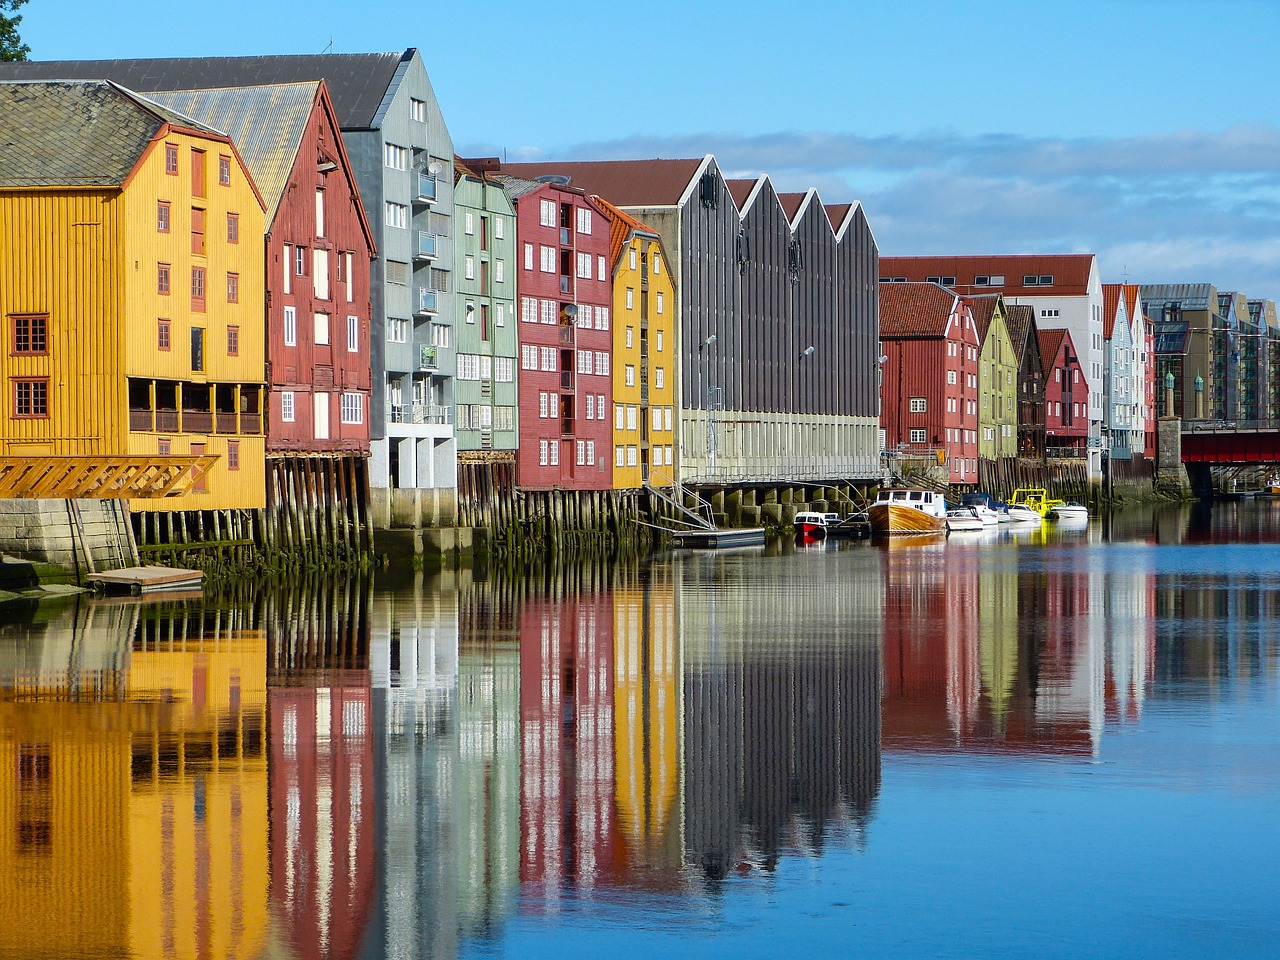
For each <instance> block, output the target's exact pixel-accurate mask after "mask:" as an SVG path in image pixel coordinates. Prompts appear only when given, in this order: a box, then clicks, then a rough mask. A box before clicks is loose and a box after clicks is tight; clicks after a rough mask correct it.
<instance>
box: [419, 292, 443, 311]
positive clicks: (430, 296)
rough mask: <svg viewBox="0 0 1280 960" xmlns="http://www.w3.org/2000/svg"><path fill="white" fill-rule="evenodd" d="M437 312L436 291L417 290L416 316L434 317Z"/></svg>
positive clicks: (437, 298)
mask: <svg viewBox="0 0 1280 960" xmlns="http://www.w3.org/2000/svg"><path fill="white" fill-rule="evenodd" d="M437 312H439V297H438V291H436V290H433V289H431V288H430V287H419V288H418V309H417V311H416V313H417V315H418V316H434V315H435V314H436V313H437Z"/></svg>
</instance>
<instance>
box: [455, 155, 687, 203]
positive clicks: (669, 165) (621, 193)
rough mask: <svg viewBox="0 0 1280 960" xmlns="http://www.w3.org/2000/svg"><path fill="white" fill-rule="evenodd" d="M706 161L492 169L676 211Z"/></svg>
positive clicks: (604, 162) (550, 163)
mask: <svg viewBox="0 0 1280 960" xmlns="http://www.w3.org/2000/svg"><path fill="white" fill-rule="evenodd" d="M703 159H704V158H702V157H699V158H697V159H689V160H591V161H575V162H560V161H555V160H544V161H541V162H539V163H500V162H499V163H498V166H497V167H496V168H494V167H489V169H491V170H492V172H494V173H505V174H508V175H509V176H513V177H520V178H522V179H525V180H534V179H536V178H538V177H541V176H547V175H555V174H560V175H563V176H567V177H568V178H569V183H570V185H571V186H574V187H579V188H581V189H583V190H585V191H586V192H587V193H592V194H595V195H597V196H601V197H608V198H609V200H610V201H611V202H612V203H615V204H617V205H618V206H621V207H673V206H675V205H676V204H678V203H679V202H680V197H681V196H683V195H684V192H685V190H686V189H687V188H688V186H689V183H690V182H691V181H692V180H693V177H694V174H696V173H697V172H698V168H699V167H700V166H702V161H703ZM490 162H491V163H492V162H494V161H490ZM468 164H469V165H471V164H472V162H471V161H468Z"/></svg>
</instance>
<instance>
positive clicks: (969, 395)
mask: <svg viewBox="0 0 1280 960" xmlns="http://www.w3.org/2000/svg"><path fill="white" fill-rule="evenodd" d="M880 340H881V353H882V355H883V356H884V357H885V358H886V359H885V361H884V362H883V363H882V364H881V368H880V369H881V381H880V427H881V429H882V430H884V434H885V448H886V449H887V450H890V451H900V452H902V453H904V454H909V455H912V456H930V457H932V456H938V457H940V458H945V461H946V463H947V464H948V465H949V468H950V469H949V474H950V482H951V483H977V482H978V352H979V349H980V347H981V345H980V343H979V341H978V328H977V326H976V325H975V324H974V321H973V314H972V311H971V310H970V309H969V304H968V301H966V300H965V299H964V298H963V297H960V296H957V295H956V294H955V293H953V292H952V291H951V290H948V289H947V288H945V287H941V286H939V285H938V284H936V283H882V284H880Z"/></svg>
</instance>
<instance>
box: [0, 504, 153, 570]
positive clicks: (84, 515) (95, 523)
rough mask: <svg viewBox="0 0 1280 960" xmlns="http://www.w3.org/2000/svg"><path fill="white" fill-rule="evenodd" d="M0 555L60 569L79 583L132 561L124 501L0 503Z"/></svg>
mask: <svg viewBox="0 0 1280 960" xmlns="http://www.w3.org/2000/svg"><path fill="white" fill-rule="evenodd" d="M0 553H4V554H7V555H9V556H12V557H18V558H20V559H22V560H28V561H32V562H35V563H49V564H54V565H55V566H58V567H61V568H63V569H65V570H67V571H68V572H69V573H71V574H73V575H74V576H76V577H77V578H79V577H80V576H82V575H83V574H84V573H87V572H89V569H90V568H92V569H94V570H117V569H119V568H120V567H127V566H130V565H131V564H132V563H133V562H134V559H135V553H134V547H133V540H132V538H131V536H130V526H129V510H128V505H127V504H126V503H125V501H123V500H27V499H17V500H0Z"/></svg>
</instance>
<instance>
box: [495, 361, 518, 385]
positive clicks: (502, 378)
mask: <svg viewBox="0 0 1280 960" xmlns="http://www.w3.org/2000/svg"><path fill="white" fill-rule="evenodd" d="M493 379H494V380H496V381H497V382H498V383H514V382H515V379H516V361H515V358H514V357H494V358H493Z"/></svg>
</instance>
